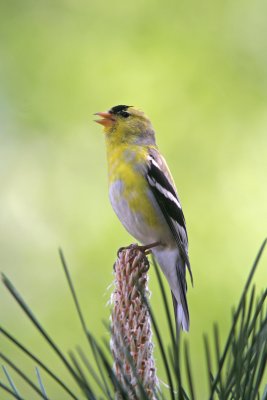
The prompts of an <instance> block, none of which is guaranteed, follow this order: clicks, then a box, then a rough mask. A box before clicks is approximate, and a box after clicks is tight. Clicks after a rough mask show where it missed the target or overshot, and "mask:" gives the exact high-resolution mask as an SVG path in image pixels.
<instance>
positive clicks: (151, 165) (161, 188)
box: [146, 148, 193, 283]
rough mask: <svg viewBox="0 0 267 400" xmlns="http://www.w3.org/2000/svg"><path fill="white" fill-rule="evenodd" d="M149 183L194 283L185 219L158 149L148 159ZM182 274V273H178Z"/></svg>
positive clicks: (168, 172) (150, 152)
mask: <svg viewBox="0 0 267 400" xmlns="http://www.w3.org/2000/svg"><path fill="white" fill-rule="evenodd" d="M147 164H148V169H147V175H146V178H147V181H148V184H149V186H150V188H151V190H152V192H153V194H154V196H155V199H156V201H157V203H158V205H159V207H160V209H161V211H162V213H163V215H164V218H165V220H166V222H167V224H168V225H169V228H170V230H171V232H172V235H173V237H174V239H175V241H176V243H177V246H178V248H179V250H180V254H181V257H182V259H183V260H184V262H185V264H186V266H187V268H188V270H189V273H190V277H191V281H192V283H193V276H192V271H191V266H190V261H189V257H188V237H187V231H186V224H185V218H184V214H183V211H182V207H181V204H180V201H179V198H178V194H177V191H176V188H175V184H174V182H173V179H172V176H171V173H170V171H169V169H168V166H167V164H166V162H165V160H164V158H163V157H162V156H161V155H160V154H159V152H158V151H157V150H156V149H154V148H153V149H150V151H149V154H148V159H147ZM177 272H179V273H181V271H177Z"/></svg>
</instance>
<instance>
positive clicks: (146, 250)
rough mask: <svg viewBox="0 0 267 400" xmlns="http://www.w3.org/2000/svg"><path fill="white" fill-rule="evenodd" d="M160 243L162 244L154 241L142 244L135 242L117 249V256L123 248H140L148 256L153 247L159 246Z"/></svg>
mask: <svg viewBox="0 0 267 400" xmlns="http://www.w3.org/2000/svg"><path fill="white" fill-rule="evenodd" d="M160 245H161V242H153V243H149V244H146V245H142V246H141V245H139V244H138V243H133V244H130V246H126V247H120V248H119V250H118V251H117V257H118V256H119V254H120V253H121V252H122V251H123V250H128V249H137V250H140V251H142V252H143V253H144V254H145V255H146V256H147V255H148V254H150V253H151V249H153V247H157V246H160Z"/></svg>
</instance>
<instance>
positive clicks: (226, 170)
mask: <svg viewBox="0 0 267 400" xmlns="http://www.w3.org/2000/svg"><path fill="white" fill-rule="evenodd" d="M266 4H267V3H266V2H265V1H263V0H255V1H252V0H242V1H241V0H231V1H224V2H222V1H217V0H215V1H214V0H207V1H204V2H199V1H197V0H189V1H185V0H181V1H171V0H167V1H162V0H158V1H151V0H148V1H141V0H135V1H132V2H122V1H118V0H114V1H112V2H107V1H103V0H99V1H85V0H75V1H74V0H64V1H63V0H62V1H59V0H54V1H40V0H32V1H30V0H26V1H16V0H10V1H5V0H2V1H1V5H0V165H1V169H0V185H1V190H0V202H1V211H0V269H1V270H2V271H4V272H5V273H6V274H7V275H8V277H9V278H10V279H11V280H12V281H13V283H14V284H15V286H16V287H17V288H18V289H19V290H20V292H21V293H22V294H23V296H24V297H25V299H26V300H27V302H28V303H29V305H30V306H31V307H32V308H33V310H34V312H35V313H36V314H37V315H38V316H39V319H40V320H41V322H42V323H43V324H44V325H45V326H46V327H47V330H48V331H49V332H50V333H51V335H53V337H54V338H55V340H56V341H57V342H58V343H60V346H61V348H62V349H63V350H68V349H69V348H73V347H74V346H75V345H76V344H77V343H78V344H81V345H82V346H84V348H85V349H87V347H86V344H85V341H84V339H83V336H82V334H81V330H80V327H79V323H78V319H77V316H76V313H75V311H74V307H73V304H72V301H71V298H70V295H69V292H68V289H67V285H66V282H65V278H64V276H63V272H62V268H61V265H60V261H59V257H58V247H59V246H60V247H62V249H63V250H64V253H65V256H66V258H67V260H68V263H69V265H70V268H71V273H72V276H73V279H74V282H75V285H76V288H77V291H78V292H79V297H80V300H81V304H82V306H83V309H84V312H85V315H86V318H87V321H88V325H89V327H90V328H91V330H92V332H93V334H94V335H96V336H97V337H101V336H103V337H105V338H108V334H107V332H106V329H105V327H104V326H103V322H102V321H103V320H105V321H107V320H108V316H109V307H108V306H107V301H108V299H109V296H110V292H111V291H110V289H109V290H108V289H107V288H108V286H109V285H110V284H111V282H112V279H113V277H112V266H113V262H114V260H115V257H116V250H117V249H118V248H119V247H120V246H123V245H127V244H129V243H131V242H132V241H133V239H132V238H131V237H130V236H129V235H128V234H127V233H126V232H125V231H124V229H123V228H122V227H121V225H120V223H119V222H118V221H117V218H116V216H115V215H114V213H113V211H112V209H111V206H110V205H109V201H108V190H107V178H106V159H105V148H104V137H103V134H102V133H101V127H99V126H97V125H96V124H95V123H94V122H93V119H94V117H93V113H94V112H96V111H104V110H106V109H108V108H110V107H111V106H114V105H117V104H130V105H136V106H139V107H140V108H142V109H143V110H144V111H145V112H146V114H147V115H149V116H150V118H151V120H152V122H153V125H154V127H155V129H156V132H157V141H158V145H159V147H160V149H161V151H162V152H163V154H164V155H165V157H166V159H167V160H168V163H169V166H170V168H171V170H172V173H173V176H174V178H175V181H176V184H177V187H178V191H179V195H180V197H181V200H182V204H183V208H184V212H185V216H186V220H187V226H188V233H189V240H190V257H191V264H192V266H193V273H194V280H195V287H194V288H193V289H192V288H191V286H190V285H189V290H188V299H189V306H190V311H191V330H190V333H189V334H188V335H186V337H187V339H188V341H189V343H190V349H191V356H192V363H193V369H194V372H195V378H196V386H197V392H198V394H199V398H204V396H205V393H206V392H207V377H206V375H205V372H204V370H205V368H204V350H203V344H202V342H203V337H202V336H203V333H204V332H207V333H208V334H211V332H212V324H213V322H214V321H218V323H219V328H220V331H221V338H222V342H223V340H224V339H225V335H226V332H227V330H228V328H229V326H230V319H231V307H232V306H233V305H234V304H236V303H237V300H238V298H239V295H240V292H241V289H242V286H243V284H244V282H245V279H246V277H247V275H248V272H249V268H250V266H251V264H252V261H253V259H254V257H255V255H256V252H257V250H258V248H259V246H260V244H261V242H262V240H263V239H264V237H265V236H266V233H267V200H266V198H267V107H266V106H267V42H266V37H267V22H266V15H267V5H266ZM266 261H267V256H266V254H265V256H264V260H263V262H262V264H261V268H260V270H259V271H258V275H257V276H258V279H257V283H258V289H259V290H261V289H262V288H264V287H265V286H266V281H267V272H266ZM264 264H265V268H264ZM150 277H151V279H150V289H151V291H152V305H153V306H154V307H155V309H157V310H159V312H158V319H159V321H160V324H161V326H162V329H163V334H164V335H166V329H165V327H166V326H167V323H166V320H165V317H164V315H163V314H164V313H163V308H162V305H161V301H160V295H159V292H158V288H157V283H156V280H155V276H154V273H153V271H152V270H151V271H150ZM0 319H1V323H2V324H3V325H4V326H5V327H7V328H8V329H9V330H11V331H12V332H13V334H14V335H16V336H17V337H19V338H20V339H21V340H22V341H23V342H24V343H26V344H28V345H30V346H31V348H32V349H33V350H34V351H36V353H37V354H38V355H40V356H41V357H43V358H44V359H45V360H46V361H47V363H50V364H52V365H53V367H54V369H55V370H57V371H59V372H60V374H61V376H63V377H65V379H66V380H68V379H69V378H68V375H67V373H66V372H65V370H63V368H62V367H61V366H60V364H59V363H58V362H57V361H56V358H55V357H54V356H53V353H52V351H51V350H50V349H48V346H47V345H46V344H45V343H44V342H43V341H42V340H41V338H40V336H39V335H38V334H37V333H35V332H34V329H33V328H32V326H31V325H30V323H29V322H28V321H27V319H26V318H25V317H24V316H23V315H22V312H20V311H19V309H18V308H17V306H16V304H15V303H14V301H13V300H12V299H11V297H10V296H9V295H8V293H7V291H6V290H5V289H4V288H3V286H1V287H0ZM164 332H165V333H164ZM166 340H167V339H166ZM0 348H1V350H4V351H5V353H6V354H8V355H9V356H10V357H12V358H13V359H14V360H16V361H17V362H18V363H20V365H22V366H23V367H24V368H25V369H26V370H27V371H28V372H29V374H31V375H32V377H33V379H35V380H36V378H35V372H34V364H32V365H31V364H28V363H26V362H25V359H24V358H23V357H22V356H21V355H20V354H18V353H17V352H16V351H15V350H14V349H13V347H12V346H10V345H8V343H7V342H6V341H5V340H4V339H3V338H0ZM156 358H157V360H159V359H160V357H159V354H158V352H157V349H156ZM158 367H159V376H160V378H162V379H163V380H164V381H166V377H165V376H164V374H163V372H162V368H161V367H160V365H158ZM0 379H1V380H2V381H4V380H5V378H4V376H3V373H1V372H0ZM14 379H15V382H16V383H17V385H18V387H20V388H22V394H24V395H25V397H26V398H31V399H34V398H36V397H35V395H33V394H29V393H32V392H28V391H27V389H26V387H25V386H24V385H23V383H22V382H21V381H20V380H19V379H18V378H17V377H16V376H14ZM43 380H44V383H45V384H46V386H47V390H48V394H50V395H51V397H53V396H54V398H57V399H63V398H64V395H63V392H62V391H60V390H58V389H57V387H56V386H55V385H53V384H52V383H51V382H50V380H49V379H47V378H46V377H45V376H43ZM69 383H70V385H74V384H73V382H72V381H71V380H70V382H69ZM0 393H1V391H0ZM27 396H28V397H27ZM0 397H1V399H5V394H3V393H1V396H0ZM7 398H8V397H7Z"/></svg>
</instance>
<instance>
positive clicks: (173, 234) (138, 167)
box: [96, 105, 192, 331]
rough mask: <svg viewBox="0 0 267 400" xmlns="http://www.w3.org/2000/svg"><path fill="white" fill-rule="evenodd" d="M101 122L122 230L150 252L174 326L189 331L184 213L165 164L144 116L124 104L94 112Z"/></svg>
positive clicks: (111, 193)
mask: <svg viewBox="0 0 267 400" xmlns="http://www.w3.org/2000/svg"><path fill="white" fill-rule="evenodd" d="M96 115H98V116H99V117H101V119H99V120H97V121H96V122H98V123H99V124H101V125H103V126H104V132H105V138H106V148H107V161H108V177H109V198H110V202H111V204H112V207H113V209H114V211H115V213H116V214H117V216H118V218H119V220H120V221H121V223H122V224H123V226H124V227H125V228H126V229H127V231H128V232H129V233H130V234H131V235H132V236H133V237H134V238H135V239H137V240H138V241H139V242H141V243H142V244H143V245H145V246H148V247H151V251H152V253H153V255H154V256H155V258H156V260H157V262H158V264H159V265H160V267H161V269H162V271H163V273H164V275H165V276H166V278H167V280H168V282H169V285H170V288H171V292H172V298H173V304H174V312H175V319H176V323H177V327H178V329H179V328H180V327H182V328H183V329H184V330H186V331H188V330H189V311H188V306H187V300H186V291H187V285H186V267H187V268H188V270H189V273H190V276H191V280H192V273H191V267H190V262H189V257H188V237H187V231H186V224H185V218H184V214H183V211H182V207H181V203H180V200H179V197H178V194H177V190H176V187H175V184H174V181H173V178H172V176H171V173H170V171H169V168H168V166H167V164H166V161H165V160H164V158H163V156H162V155H161V154H160V152H159V150H158V147H157V145H156V140H155V132H154V129H153V127H152V124H151V122H150V120H149V119H148V117H147V116H146V115H145V114H144V113H143V112H142V111H140V110H138V109H136V108H134V107H132V106H126V105H118V106H115V107H112V108H111V109H110V110H109V111H107V112H98V113H96Z"/></svg>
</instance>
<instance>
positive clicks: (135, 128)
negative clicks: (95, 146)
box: [95, 105, 155, 144]
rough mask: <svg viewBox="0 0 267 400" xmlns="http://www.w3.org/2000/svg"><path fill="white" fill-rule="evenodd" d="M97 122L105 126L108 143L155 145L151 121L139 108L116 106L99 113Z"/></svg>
mask: <svg viewBox="0 0 267 400" xmlns="http://www.w3.org/2000/svg"><path fill="white" fill-rule="evenodd" d="M95 115H98V116H99V117H101V119H98V120H96V122H97V123H98V124H101V125H103V126H104V132H105V134H106V138H107V140H108V141H112V142H118V143H120V142H123V143H132V144H155V134H154V130H153V127H152V125H151V122H150V120H149V119H148V118H147V116H146V115H145V114H144V113H143V112H142V111H141V110H138V109H137V108H134V107H132V106H126V105H119V106H114V107H112V108H111V109H110V110H108V111H106V112H98V113H96V114H95Z"/></svg>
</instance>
